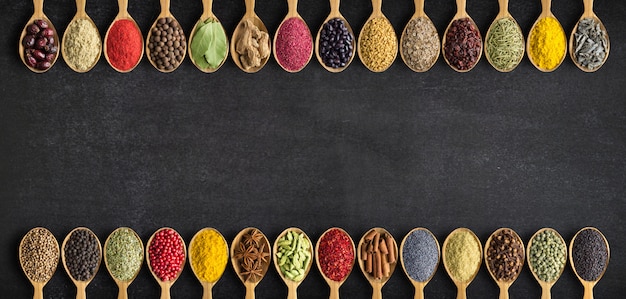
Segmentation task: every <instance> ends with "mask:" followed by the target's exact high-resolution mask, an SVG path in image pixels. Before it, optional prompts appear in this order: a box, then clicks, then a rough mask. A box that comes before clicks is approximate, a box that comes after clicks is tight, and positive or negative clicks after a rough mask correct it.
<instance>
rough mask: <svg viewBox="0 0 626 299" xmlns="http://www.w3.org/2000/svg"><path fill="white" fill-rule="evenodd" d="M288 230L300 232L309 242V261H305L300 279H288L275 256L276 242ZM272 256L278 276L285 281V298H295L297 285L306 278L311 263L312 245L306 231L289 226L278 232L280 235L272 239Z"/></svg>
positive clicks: (277, 245)
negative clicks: (302, 275)
mask: <svg viewBox="0 0 626 299" xmlns="http://www.w3.org/2000/svg"><path fill="white" fill-rule="evenodd" d="M289 232H295V233H297V234H299V235H300V234H302V235H304V238H305V240H306V241H307V242H309V248H308V250H307V251H308V252H309V253H310V255H311V258H310V259H309V261H308V262H307V264H306V265H304V267H305V270H304V277H302V279H301V280H300V281H294V280H291V279H289V278H288V277H287V276H286V275H285V274H284V273H282V271H281V270H280V265H279V263H280V259H279V258H278V257H277V256H276V254H277V253H278V248H279V247H280V244H279V243H278V240H280V239H281V238H282V237H284V236H285V235H287V233H289ZM272 256H273V257H274V259H273V260H274V267H275V268H276V272H278V275H279V276H280V278H281V279H282V280H283V281H284V282H285V284H286V285H287V289H288V292H287V299H297V298H298V291H297V290H298V286H299V285H300V284H301V283H302V282H303V281H304V279H305V278H306V276H307V275H308V274H309V271H311V265H312V264H313V246H312V243H311V239H309V236H307V234H306V233H304V231H302V230H301V229H299V228H297V227H290V228H287V229H285V230H284V231H283V232H282V233H280V235H278V237H276V241H274V247H272Z"/></svg>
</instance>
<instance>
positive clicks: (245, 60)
mask: <svg viewBox="0 0 626 299" xmlns="http://www.w3.org/2000/svg"><path fill="white" fill-rule="evenodd" d="M238 26H240V27H241V32H240V33H239V35H238V36H233V39H234V40H235V51H236V52H237V54H239V62H240V63H241V66H242V67H243V68H244V70H250V69H253V68H257V67H260V66H261V63H262V62H263V61H264V60H266V59H267V58H268V57H269V56H270V53H271V47H270V36H269V34H267V32H264V31H262V30H261V29H259V27H257V26H256V25H254V23H253V22H252V21H251V20H245V21H244V22H242V23H240V24H239V25H238Z"/></svg>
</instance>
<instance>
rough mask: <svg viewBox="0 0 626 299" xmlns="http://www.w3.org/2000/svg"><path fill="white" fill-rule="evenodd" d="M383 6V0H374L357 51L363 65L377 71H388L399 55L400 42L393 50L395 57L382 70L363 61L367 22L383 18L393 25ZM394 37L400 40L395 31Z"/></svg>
mask: <svg viewBox="0 0 626 299" xmlns="http://www.w3.org/2000/svg"><path fill="white" fill-rule="evenodd" d="M382 7H383V0H372V14H371V15H370V17H369V18H368V19H367V21H365V23H364V24H365V25H363V28H361V32H360V33H359V43H358V44H357V53H359V59H361V62H362V63H363V65H365V67H367V69H369V70H370V71H372V72H376V73H380V72H384V71H386V70H387V69H388V68H389V67H390V66H391V65H392V64H393V62H394V61H395V60H396V56H398V43H397V42H396V49H395V51H394V52H393V59H392V60H391V62H390V63H389V65H387V66H386V67H385V68H383V69H381V70H373V69H372V68H370V66H368V65H367V64H366V63H365V62H364V61H363V58H362V57H363V54H362V53H361V45H362V44H363V42H362V38H363V36H364V34H363V33H364V32H363V31H364V30H363V29H365V26H366V25H367V23H369V22H370V21H372V20H373V19H377V18H383V19H385V21H386V22H388V23H389V25H390V26H391V22H389V19H387V17H386V16H385V15H384V14H383V11H382ZM393 38H394V39H395V40H396V41H397V40H398V37H397V36H396V33H395V31H393Z"/></svg>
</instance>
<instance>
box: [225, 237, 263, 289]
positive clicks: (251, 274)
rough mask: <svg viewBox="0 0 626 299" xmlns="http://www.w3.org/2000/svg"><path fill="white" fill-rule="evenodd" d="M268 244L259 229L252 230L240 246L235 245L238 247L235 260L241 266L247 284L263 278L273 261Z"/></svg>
mask: <svg viewBox="0 0 626 299" xmlns="http://www.w3.org/2000/svg"><path fill="white" fill-rule="evenodd" d="M266 243H267V239H266V238H265V236H264V235H263V233H261V232H260V231H259V230H258V229H251V230H249V231H248V232H246V233H245V234H244V235H243V238H242V239H241V241H239V243H238V244H234V245H233V246H236V247H235V248H236V249H235V255H234V258H235V259H236V260H237V262H238V263H239V265H240V266H241V269H242V270H243V272H242V273H241V275H242V276H243V277H244V280H245V281H246V282H258V281H259V280H261V279H262V278H263V274H264V272H265V269H267V267H268V266H269V262H270V259H271V254H270V248H269V246H266Z"/></svg>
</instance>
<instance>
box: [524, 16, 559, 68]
mask: <svg viewBox="0 0 626 299" xmlns="http://www.w3.org/2000/svg"><path fill="white" fill-rule="evenodd" d="M566 50H567V44H566V37H565V32H564V31H563V28H562V27H561V24H560V23H559V21H558V20H557V19H555V18H553V17H545V18H542V19H541V20H539V21H538V22H537V24H535V26H533V29H532V30H531V31H530V34H529V36H528V57H529V58H530V60H531V61H532V62H533V63H534V64H535V65H536V66H537V67H538V68H539V69H542V70H546V71H553V70H555V69H556V68H557V67H558V66H559V65H560V64H561V62H562V61H563V57H565V52H566Z"/></svg>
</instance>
